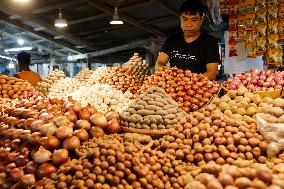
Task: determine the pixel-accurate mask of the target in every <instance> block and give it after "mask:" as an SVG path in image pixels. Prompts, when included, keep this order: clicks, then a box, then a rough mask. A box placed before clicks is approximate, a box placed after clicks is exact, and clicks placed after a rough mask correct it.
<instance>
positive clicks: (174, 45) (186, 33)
mask: <svg viewBox="0 0 284 189" xmlns="http://www.w3.org/2000/svg"><path fill="white" fill-rule="evenodd" d="M204 11H205V7H204V6H203V5H202V4H201V3H200V1H199V0H187V1H186V2H184V3H183V4H182V6H181V10H180V15H181V16H180V21H181V29H182V31H183V32H181V33H178V34H175V35H172V36H170V37H169V38H168V39H167V40H166V42H165V44H164V46H163V47H162V49H161V51H160V54H159V57H158V59H157V62H156V66H155V70H158V69H159V68H160V67H161V66H165V65H166V64H167V63H168V62H170V65H171V66H176V67H178V68H181V69H183V70H190V71H191V72H194V73H202V74H204V75H205V76H206V77H208V78H209V79H210V80H214V79H215V77H216V75H217V71H218V64H219V63H220V56H219V48H218V41H217V39H216V38H214V37H212V36H210V35H208V34H206V33H203V32H201V31H200V28H201V25H202V22H203V14H204Z"/></svg>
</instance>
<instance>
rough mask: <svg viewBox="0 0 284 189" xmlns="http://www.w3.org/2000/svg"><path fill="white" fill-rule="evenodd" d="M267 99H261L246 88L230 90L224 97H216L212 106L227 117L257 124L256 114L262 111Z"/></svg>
mask: <svg viewBox="0 0 284 189" xmlns="http://www.w3.org/2000/svg"><path fill="white" fill-rule="evenodd" d="M266 99H269V98H268V97H267V98H265V99H261V97H260V95H259V94H252V93H251V92H248V89H247V88H245V87H240V88H239V89H238V90H230V91H228V93H227V94H226V95H224V96H222V97H220V98H219V97H214V98H213V99H212V104H214V105H216V106H217V107H216V108H218V109H220V110H221V111H222V112H223V113H224V114H225V115H226V116H228V117H230V118H232V119H235V120H242V121H245V122H247V123H249V124H250V123H256V119H255V118H256V114H257V113H259V112H261V111H262V107H263V106H264V103H263V102H265V101H266Z"/></svg>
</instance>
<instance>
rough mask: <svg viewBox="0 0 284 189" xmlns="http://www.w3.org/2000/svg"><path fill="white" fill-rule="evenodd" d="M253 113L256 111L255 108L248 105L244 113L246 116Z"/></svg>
mask: <svg viewBox="0 0 284 189" xmlns="http://www.w3.org/2000/svg"><path fill="white" fill-rule="evenodd" d="M255 113H256V109H255V108H253V107H249V108H248V109H247V111H246V114H247V115H248V116H253V115H254V114H255Z"/></svg>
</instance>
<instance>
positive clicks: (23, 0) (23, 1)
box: [15, 0, 30, 3]
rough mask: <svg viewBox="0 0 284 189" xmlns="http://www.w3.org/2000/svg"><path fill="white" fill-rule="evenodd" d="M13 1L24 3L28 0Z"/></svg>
mask: <svg viewBox="0 0 284 189" xmlns="http://www.w3.org/2000/svg"><path fill="white" fill-rule="evenodd" d="M15 1H16V2H19V3H26V2H29V1H30V0H15Z"/></svg>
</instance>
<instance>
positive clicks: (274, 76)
mask: <svg viewBox="0 0 284 189" xmlns="http://www.w3.org/2000/svg"><path fill="white" fill-rule="evenodd" d="M222 84H223V86H224V87H225V88H227V89H229V90H236V89H238V88H239V87H240V86H241V85H244V86H245V87H246V88H248V89H249V90H250V91H269V90H276V89H282V88H283V86H284V72H283V71H282V72H279V71H274V70H267V71H258V70H251V71H249V72H245V73H242V74H237V75H236V76H235V77H229V78H228V80H227V81H225V82H223V83H222Z"/></svg>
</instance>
